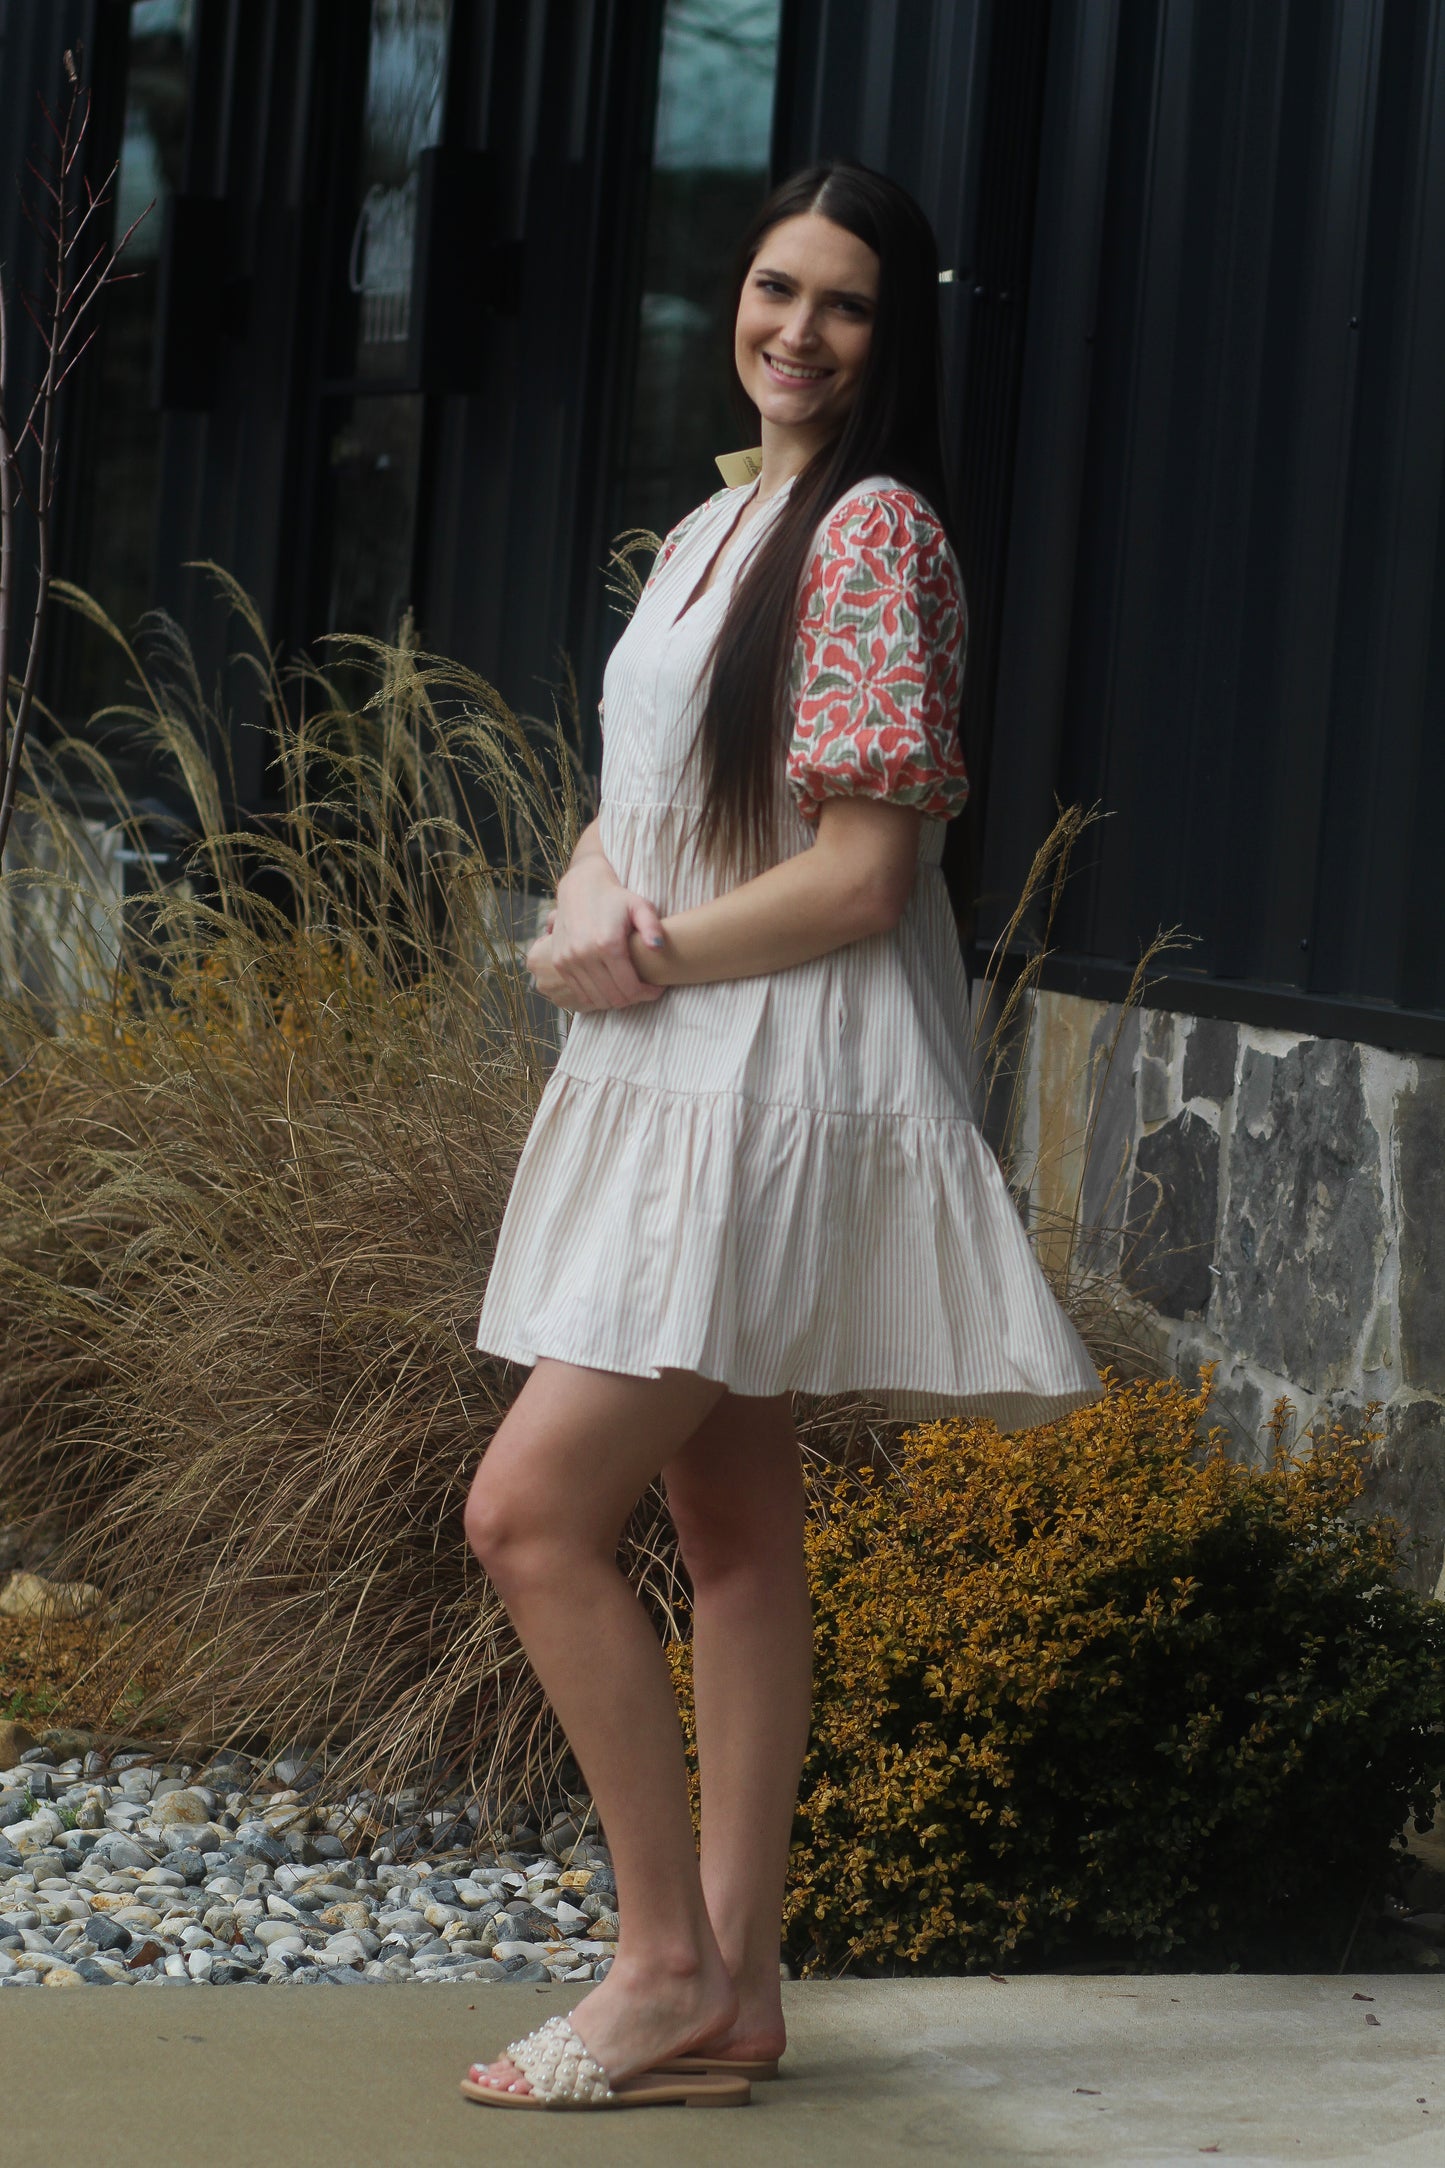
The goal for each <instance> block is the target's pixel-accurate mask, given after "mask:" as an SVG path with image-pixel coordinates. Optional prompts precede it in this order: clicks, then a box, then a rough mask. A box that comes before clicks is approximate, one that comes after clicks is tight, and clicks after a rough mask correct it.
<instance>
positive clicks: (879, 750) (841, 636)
mask: <svg viewBox="0 0 1445 2168" xmlns="http://www.w3.org/2000/svg"><path fill="white" fill-rule="evenodd" d="M966 636H967V616H966V612H965V607H964V600H963V587H962V583H961V581H960V579H959V574H958V565H957V563H956V561H955V559H954V555H953V551H952V550H951V549H950V547H949V544H948V537H947V535H946V534H945V533H944V531H943V528H942V526H941V525H940V523H939V520H938V518H937V515H936V514H935V513H934V512H933V511H932V510H931V509H930V507H929V506H928V505H927V504H925V503H924V502H923V500H922V499H921V498H920V497H916V496H914V494H913V492H912V491H911V490H907V489H880V490H871V491H869V492H868V493H867V494H866V495H864V496H860V497H855V498H852V499H850V500H849V501H848V502H847V503H846V504H845V505H843V506H841V507H840V508H839V510H838V511H837V512H836V513H835V514H834V515H833V517H832V519H831V520H830V521H829V523H828V525H827V527H826V529H825V531H824V534H823V537H822V540H821V543H820V545H819V548H818V550H817V553H816V554H815V556H814V558H813V562H812V564H811V566H810V568H809V571H808V576H807V580H806V582H805V584H804V588H803V608H802V616H801V620H800V622H799V627H798V639H797V644H796V646H795V647H794V650H793V668H792V695H793V735H792V743H791V746H790V748H789V752H788V783H789V787H790V788H791V790H792V794H793V797H794V799H795V800H796V803H797V807H798V811H799V812H800V813H801V814H802V816H803V818H804V819H805V820H808V821H816V820H817V818H818V815H819V813H820V812H821V811H822V807H823V801H824V799H825V798H862V797H867V798H879V799H884V800H887V801H888V802H889V803H891V804H893V805H909V806H916V807H917V808H918V810H919V811H920V812H921V813H923V814H925V815H927V816H928V818H929V819H931V820H951V819H952V818H953V816H954V815H955V814H957V813H960V812H962V810H963V805H964V800H965V799H966V798H967V796H968V776H967V774H966V772H965V770H964V765H963V758H962V755H961V753H960V751H959V744H958V710H959V700H960V695H961V693H962V689H963V660H964V647H965V641H966Z"/></svg>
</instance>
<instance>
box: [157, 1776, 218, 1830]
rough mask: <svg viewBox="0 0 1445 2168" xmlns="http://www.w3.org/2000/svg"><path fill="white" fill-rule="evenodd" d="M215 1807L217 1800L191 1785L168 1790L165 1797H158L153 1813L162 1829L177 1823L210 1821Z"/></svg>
mask: <svg viewBox="0 0 1445 2168" xmlns="http://www.w3.org/2000/svg"><path fill="white" fill-rule="evenodd" d="M214 1808H215V1801H214V1800H213V1799H211V1798H209V1797H208V1796H207V1795H206V1793H205V1792H201V1791H197V1790H195V1789H194V1788H193V1787H190V1786H183V1787H181V1788H180V1789H178V1790H176V1791H173V1792H167V1793H166V1794H165V1795H164V1797H162V1798H160V1799H158V1800H157V1801H156V1804H155V1807H154V1809H153V1815H154V1819H155V1820H156V1821H158V1822H159V1823H160V1825H161V1827H162V1829H168V1828H171V1827H173V1826H174V1825H175V1824H177V1823H183V1822H209V1820H210V1819H211V1815H212V1813H213V1811H214Z"/></svg>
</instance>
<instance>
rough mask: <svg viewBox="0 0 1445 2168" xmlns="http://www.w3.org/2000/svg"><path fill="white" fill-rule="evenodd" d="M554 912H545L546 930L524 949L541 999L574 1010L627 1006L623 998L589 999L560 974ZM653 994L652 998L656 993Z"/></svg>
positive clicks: (622, 1007)
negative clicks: (554, 943) (555, 951)
mask: <svg viewBox="0 0 1445 2168" xmlns="http://www.w3.org/2000/svg"><path fill="white" fill-rule="evenodd" d="M554 915H555V914H554V913H552V912H549V913H548V914H547V931H546V932H545V933H543V934H539V935H538V936H537V939H536V940H535V941H534V942H533V943H532V945H531V947H530V948H529V949H528V951H527V969H528V970H529V971H530V972H531V974H532V983H533V984H534V986H535V987H536V989H537V991H538V993H539V994H540V995H541V996H542V998H543V1000H544V1001H550V1002H552V1003H553V1005H554V1006H555V1007H556V1008H559V1009H571V1010H573V1011H575V1012H581V1011H583V1010H592V1009H625V1008H627V1007H628V1006H629V1005H630V1004H629V1003H628V1002H627V1001H624V1000H622V999H618V1000H617V1001H588V1000H587V999H586V998H585V997H584V996H583V995H582V994H580V993H579V992H578V991H577V988H576V987H575V986H574V985H573V983H572V981H571V980H570V979H564V978H563V976H562V974H561V972H560V971H559V970H558V969H557V965H556V962H555V959H554V957H553V954H552V919H553V916H554ZM652 998H655V996H654V997H652Z"/></svg>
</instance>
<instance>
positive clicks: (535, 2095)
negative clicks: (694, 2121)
mask: <svg viewBox="0 0 1445 2168" xmlns="http://www.w3.org/2000/svg"><path fill="white" fill-rule="evenodd" d="M504 2052H505V2054H506V2056H507V2058H508V2059H509V2060H510V2061H511V2062H514V2063H515V2064H516V2066H517V2068H518V2070H520V2071H521V2073H522V2076H523V2077H524V2078H525V2079H526V2080H527V2083H528V2085H530V2087H531V2088H532V2089H531V2091H530V2092H529V2093H517V2092H513V2091H512V2090H511V2089H510V2088H509V2087H507V2086H502V2085H488V2084H486V2083H485V2082H484V2080H483V2079H482V2077H481V2075H480V2073H481V2072H482V2071H483V2070H484V2068H485V2066H484V2065H483V2064H481V2063H473V2064H472V2067H471V2069H470V2070H469V2071H468V2072H467V2074H466V2076H465V2077H464V2078H463V2080H462V2091H463V2092H464V2093H465V2094H466V2096H467V2098H468V2100H480V2101H484V2102H485V2103H486V2105H487V2106H488V2107H489V2108H663V2107H670V2106H671V2107H684V2108H745V2107H747V2106H748V2104H749V2102H750V2101H751V2099H752V2088H751V2087H750V2085H749V2084H748V2081H747V2079H746V2078H743V2077H730V2076H721V2075H718V2076H714V2075H708V2074H705V2073H701V2072H693V2073H686V2072H678V2071H674V2072H668V2071H666V2070H660V2069H659V2070H642V2071H639V2072H638V2074H637V2076H636V2077H633V2078H619V2079H618V2081H617V2083H616V2085H613V2084H612V2083H611V2082H610V2080H609V2079H608V2076H607V2072H606V2071H605V2070H604V2069H603V2067H602V2065H601V2063H599V2062H598V2061H597V2059H596V2057H595V2056H593V2055H589V2054H588V2052H587V2049H586V2047H585V2046H584V2044H583V2043H582V2041H581V2040H580V2039H579V2038H578V2036H577V2034H576V2033H575V2032H574V2031H573V2030H572V2027H571V2024H570V2023H569V2022H568V2020H567V2019H566V2018H565V2017H549V2018H548V2019H547V2021H546V2023H545V2024H543V2025H539V2026H538V2027H537V2030H536V2031H535V2032H530V2033H528V2034H527V2037H526V2038H525V2040H514V2041H513V2042H512V2044H511V2046H510V2047H509V2048H507V2049H506V2050H505V2051H504Z"/></svg>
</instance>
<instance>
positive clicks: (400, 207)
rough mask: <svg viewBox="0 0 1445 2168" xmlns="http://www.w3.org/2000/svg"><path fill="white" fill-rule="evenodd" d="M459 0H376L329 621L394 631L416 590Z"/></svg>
mask: <svg viewBox="0 0 1445 2168" xmlns="http://www.w3.org/2000/svg"><path fill="white" fill-rule="evenodd" d="M450 21H451V6H450V0H371V27H370V42H369V47H368V52H367V66H366V87H365V94H364V100H363V106H362V114H361V127H360V131H359V139H358V150H357V158H356V168H355V180H354V185H353V191H352V195H353V202H354V205H355V211H354V216H353V219H352V222H351V226H350V231H349V235H348V236H347V239H348V247H347V259H346V263H345V265H344V267H342V268H343V271H344V278H342V279H339V280H338V281H337V287H338V290H339V293H340V296H341V299H340V306H339V308H338V310H337V314H336V321H335V322H334V324H333V326H332V333H331V341H330V348H331V351H330V356H329V367H328V381H327V384H326V391H325V411H324V417H323V425H322V439H323V444H324V447H325V450H324V472H323V474H322V476H321V520H320V536H319V553H318V562H317V564H316V566H315V567H314V568H313V579H314V583H315V590H314V591H315V592H316V594H317V597H318V602H319V604H320V608H321V610H322V613H323V622H324V626H325V629H327V630H329V631H344V632H369V633H375V634H377V635H379V636H381V637H383V638H387V639H390V638H391V637H393V636H394V635H395V633H396V630H397V626H398V624H399V622H400V619H401V617H402V615H403V613H404V612H405V611H406V610H407V608H408V607H410V606H411V605H412V604H413V603H414V602H415V601H416V599H417V598H416V595H415V593H414V588H415V580H416V559H417V528H418V506H419V499H420V494H421V487H422V475H423V461H424V454H425V422H426V412H425V402H424V400H423V399H422V397H421V395H420V394H419V393H418V392H417V391H415V389H414V388H413V387H412V383H411V378H410V358H409V357H410V353H411V341H412V331H413V323H412V316H413V309H414V305H415V300H416V293H415V287H416V266H417V207H418V193H419V182H420V161H421V155H422V153H423V151H426V150H429V149H431V148H433V147H434V146H435V145H437V144H439V143H440V142H441V140H442V122H443V113H444V105H445V97H446V81H447V53H448V42H449V31H450Z"/></svg>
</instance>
